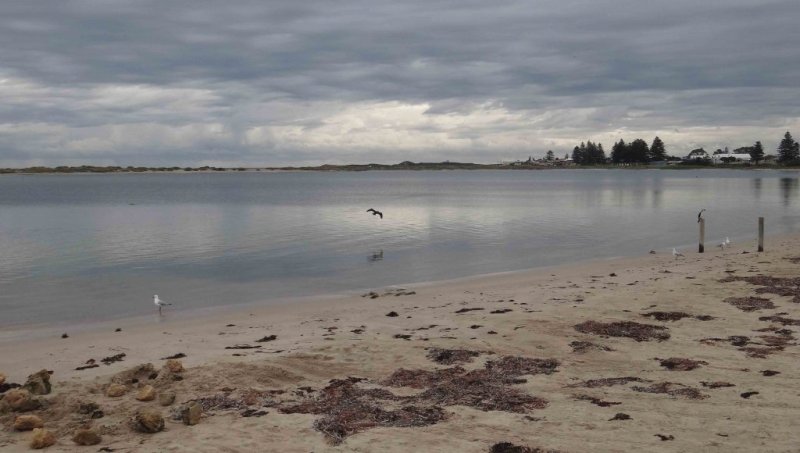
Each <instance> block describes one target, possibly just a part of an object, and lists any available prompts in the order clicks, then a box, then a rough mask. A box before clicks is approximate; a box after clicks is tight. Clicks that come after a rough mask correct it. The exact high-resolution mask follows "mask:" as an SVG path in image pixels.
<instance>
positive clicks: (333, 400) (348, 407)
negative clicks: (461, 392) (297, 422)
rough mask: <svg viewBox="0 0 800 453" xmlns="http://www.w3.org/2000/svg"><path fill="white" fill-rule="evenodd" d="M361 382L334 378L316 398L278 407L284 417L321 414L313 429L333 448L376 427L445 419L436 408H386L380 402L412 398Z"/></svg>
mask: <svg viewBox="0 0 800 453" xmlns="http://www.w3.org/2000/svg"><path fill="white" fill-rule="evenodd" d="M361 380H362V379H359V378H352V377H351V378H347V379H334V380H332V381H330V383H329V384H328V386H327V387H325V388H324V389H322V390H320V392H319V395H318V397H317V398H315V399H308V400H306V401H304V402H302V403H300V404H296V405H291V406H284V407H281V409H280V411H281V412H283V413H286V414H294V413H300V414H320V415H322V417H321V418H319V419H317V420H316V421H315V422H314V428H316V429H317V430H318V431H320V432H322V433H323V434H324V435H325V436H326V437H327V438H328V440H329V441H330V442H331V443H333V444H334V445H338V444H340V443H341V442H342V441H343V440H344V439H345V438H346V437H347V436H349V435H352V434H355V433H357V432H361V431H365V430H367V429H370V428H375V427H412V426H427V425H433V424H435V423H438V422H439V421H441V420H444V419H446V418H447V414H446V413H445V411H444V410H443V409H442V408H441V407H438V406H428V407H418V406H414V405H413V404H407V405H402V406H401V407H400V408H398V409H385V408H383V407H382V404H381V403H382V402H385V401H397V402H401V403H402V402H411V401H412V400H413V397H398V396H395V395H394V394H392V393H391V392H389V391H387V390H383V389H363V388H360V387H357V385H356V384H358V382H360V381H361Z"/></svg>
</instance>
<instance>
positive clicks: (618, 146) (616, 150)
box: [611, 139, 629, 164]
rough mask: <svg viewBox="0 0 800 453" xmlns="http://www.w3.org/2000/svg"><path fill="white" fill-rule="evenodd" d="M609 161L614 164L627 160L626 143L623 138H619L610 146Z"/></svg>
mask: <svg viewBox="0 0 800 453" xmlns="http://www.w3.org/2000/svg"><path fill="white" fill-rule="evenodd" d="M611 162H614V163H615V164H622V163H626V162H629V160H628V145H626V144H625V140H623V139H619V141H618V142H617V143H614V147H612V148H611Z"/></svg>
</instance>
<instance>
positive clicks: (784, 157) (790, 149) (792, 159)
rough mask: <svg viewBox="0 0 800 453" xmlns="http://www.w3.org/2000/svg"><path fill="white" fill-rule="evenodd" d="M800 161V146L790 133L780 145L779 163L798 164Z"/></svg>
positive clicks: (787, 133)
mask: <svg viewBox="0 0 800 453" xmlns="http://www.w3.org/2000/svg"><path fill="white" fill-rule="evenodd" d="M798 160H800V145H799V144H798V143H797V142H796V141H795V140H794V138H792V134H790V133H789V132H788V131H787V132H786V134H785V135H784V136H783V140H781V144H780V145H778V162H780V163H782V164H787V165H788V164H792V163H797V161H798Z"/></svg>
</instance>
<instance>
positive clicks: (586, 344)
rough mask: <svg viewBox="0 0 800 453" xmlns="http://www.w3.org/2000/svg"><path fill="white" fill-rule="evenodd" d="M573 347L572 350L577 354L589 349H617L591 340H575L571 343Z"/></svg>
mask: <svg viewBox="0 0 800 453" xmlns="http://www.w3.org/2000/svg"><path fill="white" fill-rule="evenodd" d="M569 345H570V346H571V347H572V352H574V353H576V354H583V353H585V352H588V351H607V352H609V351H614V350H615V349H612V348H609V347H608V346H603V345H601V344H597V343H592V342H591V341H573V342H572V343H570V344H569Z"/></svg>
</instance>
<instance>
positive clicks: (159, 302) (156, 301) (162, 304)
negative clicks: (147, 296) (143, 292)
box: [153, 294, 172, 315]
mask: <svg viewBox="0 0 800 453" xmlns="http://www.w3.org/2000/svg"><path fill="white" fill-rule="evenodd" d="M153 303H154V304H155V305H156V307H158V314H159V315H160V314H161V309H162V308H163V307H165V306H167V305H172V304H169V303H167V302H164V301H163V300H161V299H159V298H158V294H155V295H154V296H153Z"/></svg>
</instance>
